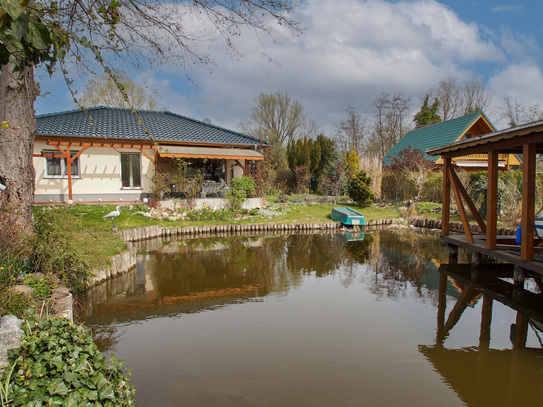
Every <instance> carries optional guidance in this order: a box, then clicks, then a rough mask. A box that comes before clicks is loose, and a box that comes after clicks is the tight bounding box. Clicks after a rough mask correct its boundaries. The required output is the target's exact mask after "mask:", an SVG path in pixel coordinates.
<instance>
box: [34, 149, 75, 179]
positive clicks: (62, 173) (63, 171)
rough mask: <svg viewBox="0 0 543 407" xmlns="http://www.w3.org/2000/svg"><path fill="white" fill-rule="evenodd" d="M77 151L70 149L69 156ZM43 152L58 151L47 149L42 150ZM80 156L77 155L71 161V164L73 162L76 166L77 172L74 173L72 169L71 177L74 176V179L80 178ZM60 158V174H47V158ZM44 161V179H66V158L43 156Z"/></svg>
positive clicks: (54, 152) (55, 152) (53, 153)
mask: <svg viewBox="0 0 543 407" xmlns="http://www.w3.org/2000/svg"><path fill="white" fill-rule="evenodd" d="M78 152H79V151H71V152H70V156H74V155H76V154H77V153H78ZM43 154H52V155H55V154H60V153H59V152H58V151H54V150H52V151H49V150H46V151H43ZM80 158H81V156H79V157H77V158H76V159H75V160H74V161H73V162H72V166H73V165H74V164H75V166H76V168H77V173H76V174H74V173H73V171H72V178H76V179H81V161H80ZM55 159H57V160H60V174H59V175H52V174H49V160H55ZM44 160H45V161H44V162H45V165H44V169H45V175H44V178H46V179H68V166H67V165H66V158H63V157H44Z"/></svg>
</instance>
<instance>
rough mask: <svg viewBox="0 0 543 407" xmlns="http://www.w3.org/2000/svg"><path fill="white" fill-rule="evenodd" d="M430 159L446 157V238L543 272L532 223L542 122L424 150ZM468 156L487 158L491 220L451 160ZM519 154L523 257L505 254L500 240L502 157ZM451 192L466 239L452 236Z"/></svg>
mask: <svg viewBox="0 0 543 407" xmlns="http://www.w3.org/2000/svg"><path fill="white" fill-rule="evenodd" d="M426 153H427V154H429V155H440V156H441V157H442V158H443V210H442V221H443V222H442V224H443V226H442V238H443V239H444V240H445V241H447V243H449V244H452V245H457V246H464V247H467V248H469V249H471V250H473V251H474V252H477V253H481V254H485V255H489V256H492V257H495V258H499V259H502V260H505V261H508V262H511V263H513V264H515V265H517V266H519V267H521V268H522V269H528V270H532V271H537V272H539V273H540V274H543V264H542V263H539V265H535V264H533V263H535V262H533V261H532V260H533V259H534V233H535V226H534V219H535V179H536V154H540V153H543V121H538V122H534V123H530V124H527V125H523V126H519V127H515V128H512V129H507V130H502V131H498V132H495V133H490V134H487V135H483V136H480V137H476V138H473V139H469V140H463V141H459V142H456V143H452V144H448V145H445V146H441V147H438V148H433V149H429V150H427V151H426ZM470 154H487V156H488V183H487V218H486V222H485V220H484V219H483V218H482V217H481V216H480V214H479V213H478V211H477V209H476V207H475V205H474V203H473V201H472V200H471V198H470V197H469V195H468V193H467V192H466V189H465V188H464V186H463V185H462V183H461V182H460V179H459V177H458V175H457V174H456V169H455V166H454V165H453V164H452V160H453V158H455V157H459V156H465V155H470ZM499 154H517V155H519V156H522V220H521V226H522V233H521V234H522V239H521V246H520V256H516V255H514V254H511V251H508V250H504V249H507V247H502V245H500V244H499V242H498V235H497V230H498V226H497V222H498V155H499ZM451 190H452V192H453V198H454V199H455V201H456V205H457V208H458V212H459V215H460V218H461V221H462V225H463V228H464V232H465V238H464V239H458V238H453V237H451V236H450V230H449V214H450V206H451ZM466 207H467V210H469V211H470V213H471V214H472V215H473V217H474V219H475V220H476V221H477V223H478V225H479V227H480V229H481V232H482V234H483V236H482V238H481V237H477V238H476V237H474V235H473V233H472V231H471V228H470V225H469V222H468V216H467V211H466Z"/></svg>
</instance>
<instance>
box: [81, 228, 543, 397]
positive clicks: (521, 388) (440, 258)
mask: <svg viewBox="0 0 543 407" xmlns="http://www.w3.org/2000/svg"><path fill="white" fill-rule="evenodd" d="M139 250H140V252H141V253H142V254H141V257H140V259H139V261H138V263H137V267H136V268H135V269H134V270H133V271H132V272H130V273H128V274H126V275H124V276H122V277H120V278H117V279H115V280H112V281H109V282H107V283H105V284H102V285H100V286H98V287H96V288H94V289H93V290H91V291H89V292H88V293H87V294H86V296H85V297H83V298H82V299H81V309H80V310H79V314H80V319H81V320H82V321H83V322H84V323H85V324H87V325H88V326H90V327H91V328H92V329H93V331H94V333H95V340H96V341H97V343H98V346H99V348H100V349H101V350H102V351H104V352H106V353H107V354H109V353H114V354H115V355H116V356H117V357H118V358H121V359H123V360H124V361H125V366H126V367H128V368H129V369H131V370H132V373H133V376H132V380H131V383H132V384H133V385H135V386H136V389H137V392H136V397H137V404H138V406H187V407H190V406H206V407H209V406H236V407H244V406H255V407H261V406H266V407H268V406H281V407H284V406H296V407H304V406H334V407H337V406H419V407H420V406H436V405H439V406H464V405H467V406H509V405H510V406H519V405H522V406H532V405H541V404H542V403H543V385H542V383H543V381H542V378H543V353H542V351H541V349H542V342H541V340H542V339H543V334H542V333H541V332H540V331H539V330H538V329H537V328H538V327H541V326H543V324H542V323H541V322H543V317H541V316H540V315H538V313H537V310H543V302H542V300H541V299H540V297H541V295H537V292H538V289H537V286H536V284H535V283H533V282H531V281H527V283H526V288H527V290H523V289H521V288H518V287H517V288H515V287H514V286H513V285H512V284H511V282H512V279H511V276H512V273H511V270H510V269H509V268H505V267H503V265H493V266H489V267H488V268H486V269H484V270H481V271H478V272H472V271H471V269H470V267H469V266H466V265H462V264H459V265H455V264H448V263H449V262H450V261H449V259H448V251H447V249H446V247H444V246H443V245H442V244H441V242H440V240H439V237H438V236H437V235H429V234H423V233H412V232H409V231H396V232H394V231H385V230H375V231H369V232H365V233H359V234H330V233H329V234H294V235H267V236H236V237H212V236H208V237H205V238H199V239H183V240H181V239H180V240H171V241H158V240H156V241H149V242H145V243H144V244H142V245H141V247H140V249H139ZM462 256H464V257H465V258H464V257H462ZM466 256H467V254H462V253H461V256H460V258H459V260H458V263H465V262H467V260H466V259H467V257H466ZM497 275H499V276H500V277H501V278H497V277H496V276H497ZM505 304H508V305H505ZM519 310H520V311H519ZM534 310H535V311H534Z"/></svg>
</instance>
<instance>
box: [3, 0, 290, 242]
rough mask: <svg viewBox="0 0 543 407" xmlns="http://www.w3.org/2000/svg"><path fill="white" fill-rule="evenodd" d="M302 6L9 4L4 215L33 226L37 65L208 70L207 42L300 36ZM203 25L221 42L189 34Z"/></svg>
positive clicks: (106, 0)
mask: <svg viewBox="0 0 543 407" xmlns="http://www.w3.org/2000/svg"><path fill="white" fill-rule="evenodd" d="M295 5H296V4H295V1H293V0H257V1H245V0H237V1H235V0H233V1H228V2H223V1H220V0H209V1H208V0H206V1H199V0H191V1H183V2H178V3H171V2H169V1H166V0H157V1H151V0H126V1H124V2H122V3H120V2H119V1H118V0H96V1H94V2H81V1H77V0H61V1H58V2H57V1H55V2H53V1H46V0H40V1H39V2H34V1H32V0H27V1H24V2H19V1H17V0H2V2H1V6H2V7H0V68H1V73H0V97H1V100H0V123H2V126H1V127H0V143H1V144H0V183H2V184H4V185H6V186H7V189H6V190H5V191H3V192H1V193H0V206H1V207H2V208H8V209H9V212H8V211H7V210H5V211H4V214H5V213H9V214H11V216H10V220H12V221H13V222H17V224H18V225H20V226H21V228H22V229H27V228H28V226H29V225H30V222H31V221H32V209H31V207H32V203H33V191H34V170H33V166H32V150H33V133H34V131H35V117H34V101H35V98H36V96H37V95H38V93H39V92H38V87H37V85H36V83H35V80H34V75H33V71H34V66H36V65H40V64H45V65H46V66H47V68H48V69H49V70H50V71H52V70H53V69H54V67H55V66H56V64H57V63H60V64H61V67H62V72H63V73H64V74H66V73H67V71H66V66H67V65H66V64H63V62H64V61H65V59H66V58H70V57H74V58H73V60H74V61H75V62H76V63H77V62H80V63H86V62H89V57H90V58H94V59H96V60H97V61H98V62H99V63H100V64H102V65H104V66H105V64H106V63H105V61H104V56H110V57H115V58H124V59H125V60H131V61H134V62H135V63H138V62H141V61H146V62H149V63H151V62H153V61H165V60H169V61H172V60H175V61H177V63H178V64H179V65H180V66H181V67H186V66H187V65H188V64H190V63H193V62H198V63H207V62H209V61H210V57H209V56H208V55H205V53H203V52H202V50H201V48H199V47H200V46H201V44H202V38H208V39H210V40H211V41H215V39H216V38H217V37H218V38H223V39H225V41H226V45H227V46H229V47H232V42H231V38H232V37H234V36H237V35H239V34H240V33H241V28H242V27H252V28H255V29H256V30H261V31H262V30H263V31H266V32H270V30H269V27H270V25H269V24H270V22H271V21H275V22H278V23H280V24H282V25H284V26H287V27H289V28H292V29H298V27H297V24H296V22H295V21H294V20H292V18H291V17H290V13H291V12H292V11H293V9H294V7H295ZM198 18H200V19H201V18H208V19H210V20H211V23H212V24H211V25H212V26H213V27H214V28H215V30H216V31H215V34H216V35H214V36H212V35H210V34H212V33H210V32H209V31H204V32H197V31H190V28H189V27H197V29H198V28H199V27H201V26H203V24H192V22H193V21H194V20H195V19H198ZM189 22H190V23H191V24H188V23H189ZM204 34H205V35H207V37H204ZM90 61H92V59H90ZM107 72H109V69H108V68H106V73H107ZM10 223H12V222H10ZM5 224H6V222H4V221H3V222H2V225H0V228H3V226H4V225H5ZM1 231H2V230H0V232H1Z"/></svg>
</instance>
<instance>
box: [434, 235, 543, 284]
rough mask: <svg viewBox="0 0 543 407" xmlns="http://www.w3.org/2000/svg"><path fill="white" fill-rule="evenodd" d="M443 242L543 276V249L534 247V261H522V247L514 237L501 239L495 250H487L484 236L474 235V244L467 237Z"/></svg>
mask: <svg viewBox="0 0 543 407" xmlns="http://www.w3.org/2000/svg"><path fill="white" fill-rule="evenodd" d="M441 240H443V241H444V242H446V243H447V244H448V245H451V246H456V247H463V248H465V249H468V250H471V251H472V252H474V253H479V254H482V255H484V256H488V257H493V258H495V259H498V260H501V261H504V262H507V263H510V264H513V265H515V266H518V267H520V268H522V269H524V270H527V271H531V272H535V273H537V274H539V275H543V248H540V247H534V252H535V253H534V257H533V260H527V261H525V260H521V257H520V250H521V248H520V246H517V245H516V244H515V240H514V238H513V237H511V236H509V237H503V238H502V237H499V238H498V241H497V244H496V248H495V249H487V242H486V237H485V236H484V235H474V236H473V243H470V242H468V239H467V237H466V236H465V235H448V236H441Z"/></svg>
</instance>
